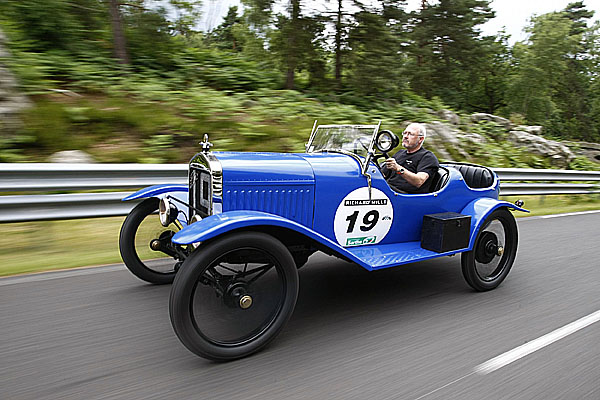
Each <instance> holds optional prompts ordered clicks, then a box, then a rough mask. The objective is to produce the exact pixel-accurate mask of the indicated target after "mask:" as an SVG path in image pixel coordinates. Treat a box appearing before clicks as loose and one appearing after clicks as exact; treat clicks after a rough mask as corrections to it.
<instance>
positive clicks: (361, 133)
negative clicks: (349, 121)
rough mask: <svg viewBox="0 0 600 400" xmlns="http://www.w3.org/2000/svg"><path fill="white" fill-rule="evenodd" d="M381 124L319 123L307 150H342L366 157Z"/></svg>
mask: <svg viewBox="0 0 600 400" xmlns="http://www.w3.org/2000/svg"><path fill="white" fill-rule="evenodd" d="M378 128H379V125H319V126H318V127H317V129H316V130H315V131H314V132H313V134H312V136H311V140H310V141H309V143H308V146H307V149H306V150H307V152H309V153H312V152H319V151H342V152H350V153H354V154H356V155H358V156H361V157H366V156H367V152H368V151H369V149H371V145H372V142H373V137H374V135H375V133H376V132H377V130H378Z"/></svg>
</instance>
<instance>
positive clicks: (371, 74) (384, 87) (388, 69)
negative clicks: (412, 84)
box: [346, 10, 406, 99]
mask: <svg viewBox="0 0 600 400" xmlns="http://www.w3.org/2000/svg"><path fill="white" fill-rule="evenodd" d="M384 15H385V14H384V13H380V12H376V11H375V10H371V11H369V10H363V11H361V12H359V13H357V14H355V15H354V20H355V22H354V26H353V27H352V28H351V29H350V32H349V34H348V47H349V49H350V51H349V52H348V56H347V64H348V65H347V67H348V68H347V71H346V75H347V81H348V83H347V85H348V86H349V87H350V88H352V89H354V90H355V91H356V92H357V93H358V94H360V95H362V96H364V95H367V96H369V95H379V97H380V98H382V99H383V98H388V99H390V98H398V96H399V93H400V91H401V90H402V89H404V87H405V83H406V82H405V81H404V80H403V79H402V78H401V77H402V60H401V57H400V54H399V53H400V42H399V41H398V39H397V37H396V36H395V35H394V34H393V31H392V26H393V24H392V23H391V22H390V20H386V18H385V16H384Z"/></svg>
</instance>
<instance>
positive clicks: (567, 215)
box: [540, 210, 600, 218]
mask: <svg viewBox="0 0 600 400" xmlns="http://www.w3.org/2000/svg"><path fill="white" fill-rule="evenodd" d="M596 213H600V210H591V211H579V212H572V213H564V214H552V215H542V216H540V218H558V217H570V216H572V215H585V214H596Z"/></svg>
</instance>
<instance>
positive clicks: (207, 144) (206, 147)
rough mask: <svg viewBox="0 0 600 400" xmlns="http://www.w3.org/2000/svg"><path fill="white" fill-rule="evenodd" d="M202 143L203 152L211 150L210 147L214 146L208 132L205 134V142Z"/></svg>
mask: <svg viewBox="0 0 600 400" xmlns="http://www.w3.org/2000/svg"><path fill="white" fill-rule="evenodd" d="M200 145H201V146H202V152H203V153H208V152H210V148H211V147H212V145H213V144H212V143H211V142H209V141H208V133H205V134H204V142H200Z"/></svg>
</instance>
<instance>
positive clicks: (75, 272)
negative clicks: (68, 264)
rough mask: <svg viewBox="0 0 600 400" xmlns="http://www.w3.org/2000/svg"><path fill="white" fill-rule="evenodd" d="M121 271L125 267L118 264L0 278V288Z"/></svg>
mask: <svg viewBox="0 0 600 400" xmlns="http://www.w3.org/2000/svg"><path fill="white" fill-rule="evenodd" d="M122 270H125V266H124V265H122V264H120V265H107V266H102V267H84V268H77V269H72V270H62V271H51V272H41V273H38V274H31V275H21V276H8V277H5V278H0V286H8V285H16V284H18V283H29V282H40V281H49V280H53V279H61V278H70V277H73V276H82V275H94V274H102V273H105V272H113V271H122Z"/></svg>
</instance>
